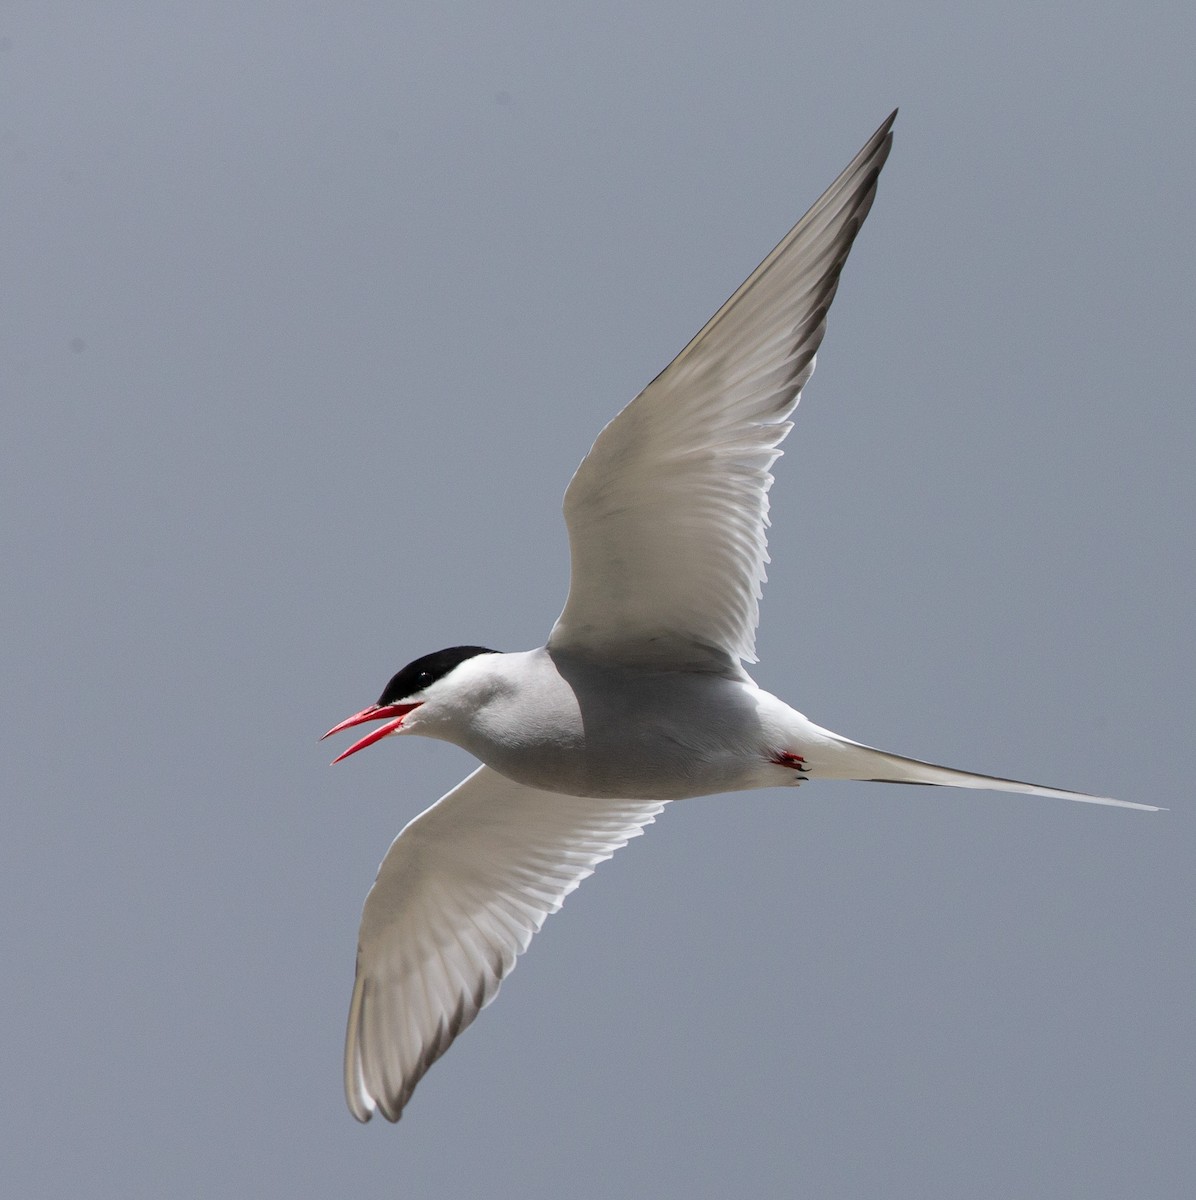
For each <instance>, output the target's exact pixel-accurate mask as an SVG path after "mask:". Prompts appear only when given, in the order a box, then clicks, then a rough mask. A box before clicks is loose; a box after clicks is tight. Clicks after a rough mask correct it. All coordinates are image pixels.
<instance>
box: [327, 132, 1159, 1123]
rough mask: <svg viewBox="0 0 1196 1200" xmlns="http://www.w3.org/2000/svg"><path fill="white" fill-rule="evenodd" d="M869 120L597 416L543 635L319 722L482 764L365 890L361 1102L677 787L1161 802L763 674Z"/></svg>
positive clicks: (403, 1092)
mask: <svg viewBox="0 0 1196 1200" xmlns="http://www.w3.org/2000/svg"><path fill="white" fill-rule="evenodd" d="M896 115H897V114H896V113H895V112H894V113H893V114H892V115H891V116H890V117H889V118H888V120H886V121H885V122H884V124H883V125H881V127H880V128H879V129H878V130H877V131H876V132H875V133H874V134H873V135H872V137H871V138H869V139H868V142H867V144H866V145H865V146H864V148H863V149H862V150H861V151H860V152H859V153H858V154H857V155H856V156H855V158H853V159H852V161H851V162H850V164H849V165H848V166H847V168H846V169H845V170H844V171H843V173H842V174H841V175H840V176H839V177H838V179H836V180H835V182H834V183H832V184H831V186H830V187H829V188H828V189H827V190H826V192H825V193H824V194H823V195H822V197H821V198H820V199H819V200H818V202H817V203H816V204H815V205H814V207H813V208H811V209H810V211H809V212H808V213H806V215H805V216H804V217H802V219H801V220H800V221H799V222H798V223H797V224H796V225H795V226H794V227H793V228H792V229H791V230H790V231H789V233H787V234H786V235H785V237H784V238H783V239H782V240H781V242H780V244H779V245H778V246H777V247H776V249H774V250H773V251H772V253H771V254H769V256H768V257H767V258H766V259H765V260H764V261H763V262H762V263H761V264H760V265H759V266H758V267H757V268H756V270H755V271H753V272H752V274H751V275H750V276H749V277H748V279H747V281H746V282H745V283H744V284H743V285H742V286H741V287H740V288H739V289H738V290H737V291H736V292H735V294H734V295H733V296H732V297H731V298H730V299H729V300H728V301H727V302H726V303H725V304H724V305H723V306H722V308H720V309H719V310H718V312H716V313H715V314H714V316H713V317H711V318H710V320H709V321H708V322H707V323H706V324H705V326H703V328H702V330H701V331H700V332H699V333H698V335H697V336H696V337H695V338H694V339H693V341H691V342H690V343H689V345H687V346H686V347H685V349H684V350H682V351H681V353H680V354H678V355H677V357H676V358H675V359H673V361H672V362H671V363H670V364H669V365H668V367H666V368H665V370H663V371H662V372H661V373H660V374H659V375H658V376H657V377H656V378H655V379H654V380H653V381H652V382H651V383H650V384H649V385H648V386H647V387H646V388H645V389H644V390H643V391H642V392H641V393H640V394H639V395H638V396H637V397H636V398H635V399H634V400H632V402H631V403H630V404H628V405H627V407H626V408H624V409H623V411H622V412H621V413H619V415H618V416H617V417H615V419H614V420H613V421H611V423H610V424H609V425H607V427H606V428H605V429H604V430H603V431H602V433H601V434H600V435H599V436H598V439H597V441H595V443H594V445H593V447H592V448H591V449H590V452H589V454H587V455H586V457H585V459H584V460H583V461H582V464H581V466H580V467H579V468H578V470H577V473H576V475H574V477H573V480H572V482H571V483H570V484H569V488H568V490H567V491H566V493H565V505H564V508H565V521H566V524H567V525H568V528H569V546H570V552H571V564H572V576H571V581H570V585H569V596H568V599H567V601H566V603H565V608H564V611H563V612H562V613H561V615H560V617H559V618H558V619H557V622H556V625H555V626H554V627H553V629H552V632H551V633H550V634H549V637H548V642H547V644H546V645H544V646H542V647H540V649H538V650H528V651H523V652H520V653H511V654H503V653H498V652H496V651H493V650H488V649H486V648H485V647H481V646H455V647H453V648H451V649H448V650H441V651H438V652H437V653H434V654H429V655H426V656H425V657H423V658H419V659H416V660H415V661H414V662H412V663H410V664H409V665H408V666H406V667H404V668H403V669H402V670H401V671H399V672H398V674H396V675H395V676H394V677H393V678H392V679H391V681H390V682H389V683H388V684H387V685H386V688H385V689H384V691H383V692H382V695H381V697H380V698H379V700H378V702H377V704H372V705H370V706H369V707H368V708H366V709H363V710H362V711H361V712H359V713H356V714H355V715H354V716H351V717H349V718H348V719H347V720H345V721H342V722H341V723H340V724H339V725H337V726H335V727H334V728H333V729H330V730H329V731H328V734H325V735H324V736H325V737H327V736H329V735H330V734H334V733H339V732H340V731H341V730H343V729H348V728H350V727H352V726H355V725H360V724H362V723H363V722H369V721H382V722H384V723H383V724H382V725H381V726H379V727H378V728H376V729H374V730H373V731H372V732H371V733H369V734H367V735H366V736H365V737H363V738H361V740H360V741H358V742H356V743H355V744H354V745H352V746H351V747H350V748H349V749H348V750H346V751H345V752H344V754H342V755H340V757H339V758H337V759H336V760H335V761H337V762H339V761H340V759H342V758H346V757H348V755H350V754H354V753H356V752H357V751H358V750H361V749H363V748H364V747H366V746H369V745H371V744H373V743H374V742H376V741H379V740H381V739H382V738H385V737H389V736H391V735H393V734H422V735H423V736H425V737H433V738H440V739H442V740H444V741H448V742H452V743H454V744H455V745H458V746H461V747H462V748H464V749H465V750H468V751H469V752H470V753H471V754H473V755H475V756H476V757H477V758H478V759H480V760H481V762H482V763H483V764H484V765H482V766H480V767H478V769H477V770H475V771H474V772H473V773H472V774H471V775H469V776H468V777H467V778H466V779H465V780H464V781H463V782H461V783H460V784H458V785H457V786H456V787H455V788H453V790H452V791H451V792H449V793H448V794H447V795H446V796H444V797H442V798H441V799H440V800H438V801H437V802H436V803H435V804H433V805H432V807H431V808H429V809H428V810H427V811H426V812H423V813H421V814H420V815H419V816H418V817H416V818H415V820H413V821H412V822H411V823H410V824H409V825H408V826H407V827H406V828H405V829H404V830H403V831H402V832H401V833H400V834H399V836H398V837H397V838H396V839H395V841H394V843H393V844H392V845H391V847H390V850H389V851H388V853H387V855H386V858H385V859H384V860H383V862H382V866H381V867H380V868H379V871H378V877H377V880H376V882H375V883H374V886H373V888H372V889H371V890H370V893H369V895H368V897H367V898H366V902H365V909H364V912H363V914H362V920H361V931H360V934H359V938H358V948H357V978H356V982H355V984H354V988H353V998H352V1002H351V1005H350V1009H349V1026H348V1034H347V1038H346V1045H345V1092H346V1095H347V1098H348V1102H349V1108H350V1110H351V1111H352V1113H353V1115H354V1116H355V1117H356V1118H357V1119H358V1120H360V1121H368V1120H369V1119H370V1117H371V1116H372V1115H373V1114H374V1112H375V1111H378V1112H381V1113H382V1115H383V1116H384V1117H386V1118H387V1119H388V1120H391V1121H397V1120H398V1119H399V1116H400V1114H401V1112H402V1110H403V1106H404V1105H405V1104H406V1103H407V1101H408V1100H409V1099H410V1097H411V1093H412V1090H413V1089H414V1088H415V1085H416V1083H418V1081H419V1080H420V1078H421V1077H422V1076H423V1074H424V1072H425V1071H427V1069H428V1068H429V1067H430V1066H431V1065H432V1063H434V1062H435V1061H436V1059H437V1058H439V1057H440V1055H442V1054H443V1053H444V1052H445V1050H447V1049H448V1047H449V1045H450V1044H451V1043H452V1041H453V1039H454V1038H455V1037H456V1036H457V1035H458V1034H459V1033H460V1032H461V1031H462V1030H463V1029H465V1028H466V1027H467V1026H468V1025H469V1024H470V1023H471V1022H472V1021H473V1019H474V1017H476V1016H477V1014H478V1013H479V1012H480V1011H481V1009H482V1008H483V1007H485V1005H487V1004H488V1003H489V1002H490V1001H491V1000H493V999H494V997H495V995H496V994H497V992H498V988H499V984H500V983H501V981H502V979H503V977H504V976H505V975H506V974H507V973H508V972H509V971H510V970H511V968H512V967H513V966H514V965H515V959H516V956H517V955H519V954H521V953H522V952H523V951H524V950H525V949H526V948H527V945H528V943H529V942H530V941H531V938H532V935H533V934H534V933H535V932H536V931H537V930H538V929H539V928H540V926H541V925H542V924H543V922H544V919H545V917H547V916H548V915H549V914H550V913H553V912H556V911H557V909H559V908H560V907H561V904H562V902H563V901H564V899H565V897H566V896H567V895H568V894H569V893H570V892H571V891H573V889H574V888H575V887H577V885H578V884H579V883H580V882H581V881H582V880H583V879H584V878H586V876H588V875H590V874H591V873H592V872H593V870H594V868H595V867H596V866H597V864H598V863H600V862H603V861H605V860H606V859H608V858H610V856H611V855H612V854H614V852H615V851H616V850H618V849H619V848H620V847H621V846H624V845H626V843H627V842H628V840H629V839H630V838H633V837H636V836H638V835H639V834H640V833H642V832H643V830H644V827H645V826H646V825H649V824H651V823H652V821H653V820H654V819H655V817H656V815H657V814H658V813H659V812H660V811H661V810H662V809H663V807H664V805H665V804H666V803H667V802H668V801H670V800H681V799H684V798H685V797H688V796H702V795H708V794H710V793H713V792H734V791H739V790H741V789H746V788H760V787H778V786H791V787H792V786H796V785H797V784H800V783H802V782H804V781H805V780H807V779H857V780H873V781H876V782H883V783H890V782H891V783H919V784H939V785H946V786H951V787H965V788H983V789H987V790H990V791H1001V792H1023V793H1029V794H1032V795H1036V796H1053V797H1060V798H1063V799H1068V800H1085V801H1089V802H1091V803H1095V804H1112V805H1120V806H1121V807H1124V808H1140V809H1150V810H1151V811H1157V810H1154V809H1153V808H1152V806H1149V805H1145V804H1130V803H1128V802H1126V801H1120V800H1113V799H1109V798H1107V797H1100V796H1089V795H1085V794H1084V793H1081V792H1071V791H1063V790H1061V789H1058V788H1050V787H1041V786H1039V785H1038V784H1032V783H1021V782H1019V781H1017V780H1014V779H1001V778H997V777H994V776H990V775H976V774H972V773H971V772H967V771H957V770H954V769H952V768H950V767H941V766H935V765H933V764H932V763H926V762H920V761H919V760H917V759H913V758H905V757H902V756H901V755H897V754H889V753H886V752H885V751H882V750H876V749H873V748H872V747H870V746H865V745H861V744H860V743H859V742H854V741H852V740H850V739H849V738H845V737H843V736H842V735H841V734H838V733H832V732H831V731H830V730H829V729H823V728H821V727H820V726H818V725H815V724H814V723H813V722H812V721H810V720H809V719H807V718H806V717H805V716H803V715H802V714H801V713H799V712H797V711H796V710H794V709H792V708H790V707H789V705H788V704H786V703H785V702H784V701H783V700H778V699H777V697H775V696H773V695H770V694H769V693H768V692H765V691H763V690H761V689H760V688H759V687H757V686H756V684H755V683H754V682H753V681H752V679H751V678H750V677H749V676H748V674H747V672H746V671H745V670H744V668H743V665H742V664H743V663H744V662H755V661H756V657H755V653H754V648H755V630H756V625H757V621H758V616H759V610H758V600H759V598H760V594H761V592H760V588H761V584H762V583H763V581H764V564H765V562H766V561H767V558H768V556H767V553H766V544H765V527H766V525H767V524H768V517H767V514H768V489H769V487H770V485H771V484H772V475H771V473H770V468H771V467H772V464H773V463H774V462H775V461H776V459H777V458H778V457H779V455H780V453H781V451H780V449H779V447H780V444H781V442H782V441H783V440H784V438H785V436H786V434H788V432H789V430H790V429H791V428H792V424H791V422H790V420H789V418H790V416H791V414H792V413H793V410H794V408H795V407H796V405H797V402H798V398H799V397H800V395H801V390H802V388H803V387H804V386H805V383H806V381H807V380H808V379H809V378H810V375H811V374H812V373H813V371H814V355H815V352H816V351H817V349H818V346H819V343H820V342H821V341H822V336H823V333H824V331H825V329H826V314H827V310H828V309H829V308H830V304H831V300H832V298H833V297H834V295H835V290H836V288H837V287H838V284H839V273H840V271H841V270H842V268H843V264H844V262H845V261H846V260H847V255H848V252H849V251H850V249H851V245H852V242H853V241H854V239H855V236H856V234H857V233H858V232H859V229H860V226H861V225H862V224H863V221H864V218H865V216H866V215H867V213H868V210H869V208H870V207H871V205H872V200H873V197H874V196H875V194H876V182H877V177H878V176H879V174H880V170H881V167H882V166H883V165H884V161H885V159H886V158H887V157H888V154H889V148H890V145H891V143H892V133H891V128H892V124H893V121H894V119H895V117H896Z"/></svg>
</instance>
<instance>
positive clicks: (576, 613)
mask: <svg viewBox="0 0 1196 1200" xmlns="http://www.w3.org/2000/svg"><path fill="white" fill-rule="evenodd" d="M896 115H897V114H896V113H893V114H892V116H890V117H889V119H888V120H887V121H885V123H884V124H883V125H882V126H881V127H880V128H879V129H878V130H877V131H876V133H874V134H873V135H872V137H871V138H870V139H869V141H868V144H867V145H866V146H865V147H864V148H863V149H862V150H861V151H860V152H859V154H857V155H856V156H855V158H854V159H852V161H851V163H850V165H849V166H848V167H847V168H846V170H844V172H843V173H842V174H841V175H840V176H839V178H838V179H836V180H835V182H834V183H833V184H831V186H830V187H829V188H828V189H827V190H826V192H825V193H824V194H823V196H822V197H821V199H819V200H818V202H817V203H816V204H815V205H814V207H813V208H811V209H810V211H809V212H808V213H806V215H805V216H804V217H802V219H801V220H800V221H799V222H798V223H797V224H796V225H795V226H794V227H793V229H792V230H790V232H789V233H788V234H787V235H786V236H785V238H784V239H783V240H782V241H781V243H780V245H778V246H777V247H776V249H775V250H773V252H772V253H771V254H770V255H769V256H768V257H767V258H766V259H765V260H764V261H763V262H762V263H761V264H760V265H759V266H758V267H757V268H756V270H755V271H753V272H752V274H751V276H749V278H748V279H747V281H746V282H745V283H744V284H743V285H742V286H741V287H740V288H739V290H738V291H737V292H736V293H735V294H734V295H733V296H732V297H731V298H730V300H728V301H727V302H726V304H724V305H723V306H722V308H720V309H719V310H718V312H717V313H715V314H714V316H713V317H711V319H710V320H709V321H708V322H707V323H706V325H705V326H704V327H703V329H702V331H701V332H700V333H699V334H698V335H697V337H695V338H694V339H693V341H692V342H690V343H689V345H688V346H686V347H685V349H684V350H682V351H681V353H680V354H679V355H678V356H677V357H676V358H675V359H674V360H673V361H672V363H670V364H669V366H668V367H667V368H666V369H665V370H664V371H663V372H661V374H660V375H658V376H657V377H656V378H655V379H654V380H653V381H652V383H650V384H649V385H648V387H647V388H645V389H644V391H642V392H641V393H640V394H639V395H638V396H637V397H636V398H635V399H634V400H633V401H632V402H631V403H630V404H629V405H628V406H627V407H626V408H625V409H624V410H623V411H622V412H621V413H620V414H619V415H618V416H617V417H616V418H615V419H614V420H613V421H612V422H611V423H610V424H609V425H608V426H607V427H606V428H605V429H604V430H603V431H602V433H601V434H600V435H599V437H598V440H597V441H596V442H595V443H594V445H593V447H592V448H591V450H590V452H589V454H588V455H586V457H585V460H584V461H583V462H582V464H581V466H580V467H579V468H578V470H577V474H576V475H575V476H574V477H573V481H572V482H571V483H570V485H569V489H568V491H567V492H566V493H565V521H566V523H567V524H568V527H569V545H570V551H571V559H572V577H571V581H570V586H569V599H568V601H567V603H566V604H565V609H564V611H563V612H562V613H561V615H560V618H559V619H558V621H557V623H556V626H555V627H554V628H553V631H552V636H551V637H550V638H549V641H548V645H549V647H550V648H553V649H561V650H572V651H576V652H581V653H584V654H601V655H602V656H603V657H604V658H607V659H617V660H620V661H624V662H637V663H644V662H656V663H661V664H668V665H676V666H687V667H690V668H692V667H694V666H698V665H701V664H702V663H709V664H711V665H715V666H722V665H725V664H726V663H727V661H728V660H730V661H731V662H737V661H738V660H739V659H745V660H747V661H749V662H755V652H754V651H755V630H756V624H757V622H758V619H759V604H758V601H759V598H760V585H761V584H762V582H763V581H764V564H765V562H766V561H767V558H768V556H767V553H766V543H765V533H764V531H765V527H766V525H767V522H768V494H767V493H768V489H769V487H770V486H771V484H772V475H771V474H770V470H769V469H770V467H771V466H772V464H773V463H774V462H775V461H776V459H777V457H778V455H779V454H780V450H779V449H778V447H779V445H780V443H781V441H782V439H783V438H784V437H785V435H786V434H787V433H788V432H789V430H790V428H791V425H790V424H789V422H788V421H787V420H786V418H787V417H788V416H789V414H790V413H791V412H792V411H793V409H794V407H795V406H796V404H797V401H798V398H799V396H800V393H801V389H802V387H803V386H805V383H806V380H807V379H809V378H810V375H811V374H812V372H813V370H814V354H815V351H816V350H817V349H818V346H819V343H820V342H821V341H822V335H823V332H824V330H825V328H826V313H827V309H828V308H829V307H830V303H831V300H832V298H833V297H834V294H835V289H836V287H837V286H838V283H839V272H840V270H841V269H842V267H843V264H844V262H845V261H846V259H847V254H848V251H849V250H850V249H851V244H852V241H853V240H854V239H855V235H856V233H857V232H858V231H859V228H860V226H861V224H863V221H864V217H865V216H866V215H867V213H868V209H869V208H870V207H871V205H872V199H873V196H874V195H875V194H876V180H877V176H878V175H879V173H880V169H881V167H882V166H883V164H884V161H885V159H886V158H887V157H888V153H889V146H890V144H891V142H892V134H891V132H890V127H891V126H892V123H893V120H894V118H895V117H896Z"/></svg>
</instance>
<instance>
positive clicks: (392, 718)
mask: <svg viewBox="0 0 1196 1200" xmlns="http://www.w3.org/2000/svg"><path fill="white" fill-rule="evenodd" d="M420 703H421V701H418V700H417V701H416V702H415V703H414V704H371V705H370V706H369V708H363V709H362V710H361V712H359V713H354V714H353V715H352V716H351V717H348V718H347V719H346V720H344V721H342V722H341V723H340V724H339V725H334V726H333V727H332V728H331V729H330V730H329V731H328V732H327V733H326V734H324V737H331V736H332V735H333V734H334V733H340V731H341V730H342V729H352V728H353V726H354V725H364V724H365V723H366V721H385V722H386V724H385V725H381V726H379V727H378V728H377V729H375V730H373V731H372V732H371V733H367V734H366V735H365V737H363V738H361V739H360V740H358V741H356V742H354V743H353V745H351V746H350V747H349V748H348V750H346V751H345V752H344V754H338V755H337V756H336V758H334V759H333V760H332V762H333V765H335V764H336V763H338V762H340V760H341V759H342V758H348V757H349V755H350V754H356V753H357V751H358V750H364V749H365V748H366V747H367V746H372V745H373V744H374V743H375V742H378V741H381V740H382V739H383V738H384V737H386V735H387V734H389V733H394V732H395V730H396V729H398V728H399V726H400V725H402V723H403V718H404V717H406V715H407V714H408V713H409V712H411V711H412V709H416V708H419V706H420ZM323 740H324V738H321V739H320V741H323Z"/></svg>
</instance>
